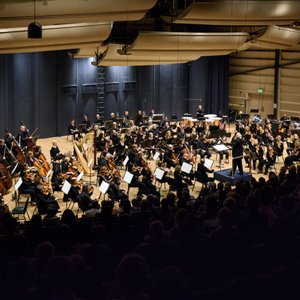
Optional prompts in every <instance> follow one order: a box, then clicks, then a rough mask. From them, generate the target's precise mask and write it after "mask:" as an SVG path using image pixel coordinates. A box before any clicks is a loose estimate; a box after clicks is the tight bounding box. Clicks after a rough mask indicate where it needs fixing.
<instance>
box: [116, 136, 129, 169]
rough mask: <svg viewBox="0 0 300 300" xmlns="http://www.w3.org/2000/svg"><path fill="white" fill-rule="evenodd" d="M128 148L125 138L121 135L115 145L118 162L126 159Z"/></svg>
mask: <svg viewBox="0 0 300 300" xmlns="http://www.w3.org/2000/svg"><path fill="white" fill-rule="evenodd" d="M126 149H127V146H126V145H125V140H124V137H123V136H121V137H120V140H119V143H118V144H117V145H116V146H115V151H116V157H117V159H116V164H117V165H119V164H121V162H122V161H123V160H124V159H125V157H126V152H127V151H126Z"/></svg>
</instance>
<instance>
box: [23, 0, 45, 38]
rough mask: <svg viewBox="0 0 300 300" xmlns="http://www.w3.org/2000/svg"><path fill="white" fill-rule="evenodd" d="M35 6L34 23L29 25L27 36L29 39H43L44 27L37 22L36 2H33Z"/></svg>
mask: <svg viewBox="0 0 300 300" xmlns="http://www.w3.org/2000/svg"><path fill="white" fill-rule="evenodd" d="M33 4H34V13H33V23H30V24H29V25H28V30H27V36H28V38H29V39H41V38H42V25H41V24H40V23H38V22H37V21H36V14H35V0H33Z"/></svg>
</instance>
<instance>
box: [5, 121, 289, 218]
mask: <svg viewBox="0 0 300 300" xmlns="http://www.w3.org/2000/svg"><path fill="white" fill-rule="evenodd" d="M232 127H233V126H232ZM53 140H56V141H57V143H58V146H59V149H60V151H61V152H62V153H67V152H69V151H72V152H73V142H72V139H70V138H69V139H67V136H60V137H53V138H45V139H39V140H38V141H37V145H40V146H41V147H42V150H43V153H44V155H45V156H46V158H47V160H48V161H50V153H49V151H50V148H51V146H52V141H53ZM286 155H287V154H286V152H284V157H285V156H286ZM211 159H213V160H214V164H213V169H214V170H219V168H217V167H216V166H217V165H218V161H217V155H216V154H215V153H213V155H212V157H211ZM197 162H199V156H198V160H197ZM149 165H150V168H151V170H153V171H154V170H155V167H156V166H155V161H153V160H151V161H149ZM243 165H244V171H246V172H248V170H249V169H248V168H246V167H245V161H244V160H243ZM275 166H276V170H277V173H278V172H279V170H280V168H281V167H282V166H283V159H282V158H279V159H278V161H277V162H276V165H275ZM230 167H231V156H230V158H229V164H226V163H225V164H224V165H223V166H222V169H226V168H230ZM124 172H125V170H124V169H123V170H121V175H122V176H123V174H124ZM252 175H253V176H254V177H255V178H256V179H258V178H259V177H264V178H267V176H266V175H263V174H257V171H253V170H252ZM210 176H212V175H211V174H210ZM96 179H97V178H96V175H93V176H92V177H91V178H90V176H89V175H85V176H84V177H83V180H84V181H85V182H87V183H89V182H90V180H91V183H92V184H93V185H94V186H95V189H94V194H93V196H92V197H93V198H94V199H99V194H100V193H99V189H98V187H97V186H96ZM121 187H122V188H123V189H124V190H126V191H127V184H126V183H125V182H122V183H121ZM189 189H190V192H191V195H193V196H195V197H197V196H198V194H199V191H200V189H201V184H200V183H199V182H196V184H195V187H194V189H193V187H192V186H189ZM168 191H169V187H168V185H167V184H165V185H163V186H162V188H161V195H162V197H164V196H165V195H166V194H167V193H168ZM13 192H14V190H13V188H11V189H10V191H9V192H8V193H7V194H6V195H5V196H4V199H5V202H6V203H7V205H8V206H9V208H10V210H12V209H13V208H14V207H15V201H14V200H12V198H13V197H12V196H13ZM136 193H137V189H136V188H131V189H130V192H129V199H130V200H132V199H133V198H135V196H136ZM55 197H56V198H57V200H58V202H59V205H60V208H61V209H60V210H61V213H62V212H63V211H64V210H65V208H66V204H65V203H64V202H63V201H62V197H63V192H55ZM103 199H104V196H103V195H102V196H101V197H100V199H99V200H103ZM106 199H107V196H106ZM24 200H25V199H23V200H22V201H21V203H22V202H23V201H24ZM34 209H35V206H34V205H31V204H30V205H29V207H28V212H29V215H30V216H32V214H33V212H34ZM117 209H118V206H117V204H116V210H117ZM73 210H74V212H77V204H76V205H75V206H74V208H73ZM61 213H59V214H58V216H59V215H60V214H61ZM79 216H80V214H79Z"/></svg>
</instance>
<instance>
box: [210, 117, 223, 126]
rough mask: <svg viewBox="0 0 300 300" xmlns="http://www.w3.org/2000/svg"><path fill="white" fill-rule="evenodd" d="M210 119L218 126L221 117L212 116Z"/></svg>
mask: <svg viewBox="0 0 300 300" xmlns="http://www.w3.org/2000/svg"><path fill="white" fill-rule="evenodd" d="M211 120H213V124H214V125H215V126H218V127H219V126H220V124H221V121H222V118H220V117H214V118H211Z"/></svg>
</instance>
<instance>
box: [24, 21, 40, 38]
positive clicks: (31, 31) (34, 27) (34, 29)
mask: <svg viewBox="0 0 300 300" xmlns="http://www.w3.org/2000/svg"><path fill="white" fill-rule="evenodd" d="M27 33H28V38H29V39H41V38H42V26H41V24H40V23H38V22H33V23H30V24H29V25H28V31H27Z"/></svg>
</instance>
